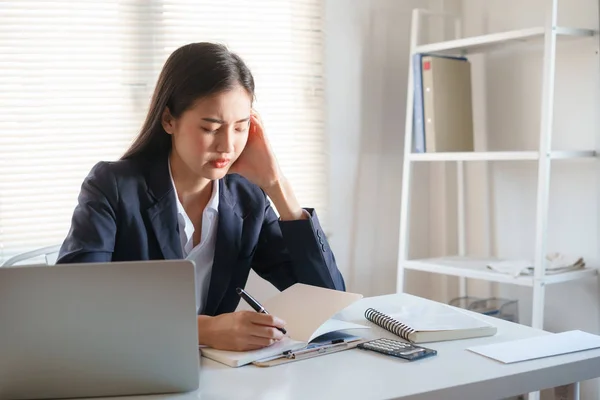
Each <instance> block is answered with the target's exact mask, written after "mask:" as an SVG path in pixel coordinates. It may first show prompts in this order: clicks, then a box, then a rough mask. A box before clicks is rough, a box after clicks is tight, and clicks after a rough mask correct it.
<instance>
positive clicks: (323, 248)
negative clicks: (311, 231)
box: [321, 244, 327, 253]
mask: <svg viewBox="0 0 600 400" xmlns="http://www.w3.org/2000/svg"><path fill="white" fill-rule="evenodd" d="M321 249H322V250H323V253H325V252H326V251H327V250H326V249H325V245H324V244H321Z"/></svg>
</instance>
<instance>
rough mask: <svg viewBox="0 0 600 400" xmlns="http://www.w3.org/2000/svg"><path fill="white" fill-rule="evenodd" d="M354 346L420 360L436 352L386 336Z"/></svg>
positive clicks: (411, 359) (409, 359) (406, 358)
mask: <svg viewBox="0 0 600 400" xmlns="http://www.w3.org/2000/svg"><path fill="white" fill-rule="evenodd" d="M356 347H358V348H359V349H362V350H371V351H376V352H378V353H382V354H386V355H388V356H393V357H399V358H403V359H405V360H408V361H415V360H420V359H421V358H425V357H431V356H435V355H436V354H437V350H433V349H428V348H426V347H421V346H416V345H414V344H411V343H406V342H402V341H400V340H395V339H387V338H379V339H375V340H370V341H368V342H363V343H360V344H359V345H357V346H356Z"/></svg>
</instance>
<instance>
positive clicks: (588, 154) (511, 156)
mask: <svg viewBox="0 0 600 400" xmlns="http://www.w3.org/2000/svg"><path fill="white" fill-rule="evenodd" d="M597 155H598V154H597V153H596V151H594V150H582V151H577V150H573V151H553V152H551V153H550V158H551V159H553V160H567V159H571V160H574V159H580V158H595V157H597ZM539 158H540V153H539V152H538V151H472V152H448V153H411V154H410V157H409V159H410V160H411V161H417V162H418V161H528V160H529V161H531V160H533V161H536V160H538V159H539Z"/></svg>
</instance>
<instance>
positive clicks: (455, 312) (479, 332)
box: [365, 303, 497, 343]
mask: <svg viewBox="0 0 600 400" xmlns="http://www.w3.org/2000/svg"><path fill="white" fill-rule="evenodd" d="M365 318H366V319H367V320H369V321H371V322H373V323H374V324H375V325H378V326H380V327H382V328H383V329H385V330H387V331H389V332H391V333H393V334H395V335H397V336H400V337H401V338H403V339H404V340H408V341H409V342H412V343H425V342H440V341H445V340H458V339H468V338H476V337H483V336H493V335H495V334H496V332H497V328H496V327H495V326H493V325H491V324H489V323H487V322H485V321H483V320H482V319H479V318H476V317H475V316H472V315H470V314H467V313H466V312H463V311H461V310H459V309H456V308H453V307H450V306H446V305H445V304H440V303H432V304H427V305H422V306H421V305H419V306H406V307H401V308H400V309H399V310H394V312H393V313H386V312H382V311H379V310H376V309H374V308H368V309H367V310H366V311H365Z"/></svg>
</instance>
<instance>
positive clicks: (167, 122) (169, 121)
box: [160, 107, 175, 135]
mask: <svg viewBox="0 0 600 400" xmlns="http://www.w3.org/2000/svg"><path fill="white" fill-rule="evenodd" d="M160 122H161V124H162V127H163V129H164V130H165V132H167V133H168V134H169V135H172V134H173V131H174V130H175V119H174V118H173V116H172V115H171V111H170V110H169V107H165V110H164V111H163V113H162V116H161V121H160Z"/></svg>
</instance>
